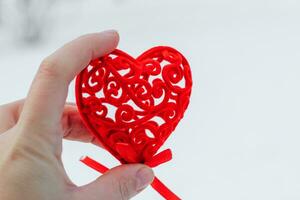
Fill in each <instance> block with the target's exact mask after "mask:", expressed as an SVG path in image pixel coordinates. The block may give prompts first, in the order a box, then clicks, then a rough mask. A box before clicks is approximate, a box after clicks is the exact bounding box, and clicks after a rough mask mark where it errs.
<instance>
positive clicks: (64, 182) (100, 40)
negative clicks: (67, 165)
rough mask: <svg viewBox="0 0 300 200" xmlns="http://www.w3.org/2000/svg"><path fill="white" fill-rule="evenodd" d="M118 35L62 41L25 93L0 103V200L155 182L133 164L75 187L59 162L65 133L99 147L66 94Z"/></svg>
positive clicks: (125, 191)
mask: <svg viewBox="0 0 300 200" xmlns="http://www.w3.org/2000/svg"><path fill="white" fill-rule="evenodd" d="M118 40H119V36H118V34H117V32H115V31H106V32H102V33H94V34H88V35H84V36H81V37H79V38H77V39H75V40H73V41H72V42H70V43H68V44H66V45H64V46H63V47H62V48H60V49H58V50H57V51H56V52H54V53H53V54H52V55H50V56H49V57H47V58H45V59H44V61H43V62H42V63H41V65H40V68H39V70H38V72H37V74H36V76H35V78H34V80H33V83H32V85H31V88H30V90H29V93H28V95H27V98H25V99H24V100H19V101H16V102H13V103H10V104H6V105H2V106H0V199H5V200H20V199H24V200H48V199H49V200H69V199H70V200H71V199H72V200H83V199H84V200H102V199H103V200H119V199H130V198H132V197H133V196H135V195H137V194H138V193H139V192H140V191H142V190H143V189H145V188H146V187H147V186H148V185H149V184H150V183H151V182H152V181H153V178H154V175H153V171H152V170H151V169H150V168H148V167H147V166H145V165H141V164H135V165H123V166H120V167H116V168H114V169H112V170H110V171H109V172H107V173H106V174H104V175H103V176H101V177H99V178H98V179H96V180H95V181H94V182H92V183H90V184H88V185H85V186H81V187H78V186H76V185H75V184H74V183H72V181H71V180H70V179H69V178H68V176H67V174H66V172H65V169H64V167H63V164H62V161H61V154H62V140H63V139H64V138H65V139H70V140H76V141H82V142H90V143H93V144H95V145H98V146H101V145H100V144H99V143H97V141H96V140H95V138H94V137H93V136H92V135H90V134H89V133H88V131H87V130H86V128H85V127H84V125H83V124H82V122H81V120H80V116H79V113H78V111H77V109H76V106H75V105H74V104H66V97H67V93H68V86H69V83H70V82H71V81H72V80H73V79H74V77H75V76H76V75H77V74H78V73H79V72H80V71H81V70H82V69H84V68H85V66H87V65H88V63H89V62H90V60H92V59H95V58H96V57H100V56H103V55H104V54H107V53H109V52H111V51H113V50H114V49H115V48H116V46H117V44H118Z"/></svg>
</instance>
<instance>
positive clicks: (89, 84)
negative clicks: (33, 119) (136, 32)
mask: <svg viewBox="0 0 300 200" xmlns="http://www.w3.org/2000/svg"><path fill="white" fill-rule="evenodd" d="M191 88H192V76H191V71H190V66H189V64H188V62H187V60H186V59H185V58H184V56H183V55H182V54H181V53H179V52H178V51H177V50H175V49H173V48H170V47H163V46H159V47H154V48H152V49H150V50H148V51H146V52H145V53H143V54H142V55H141V56H139V57H138V58H137V59H134V58H132V57H131V56H129V55H128V54H126V53H124V52H122V51H120V50H115V51H114V52H112V53H111V54H109V55H106V56H104V57H101V58H98V59H96V60H94V61H92V62H91V63H90V65H89V66H88V67H86V68H85V69H84V70H83V71H82V72H81V73H80V74H79V75H78V77H77V80H76V100H77V105H78V108H79V112H80V114H81V116H82V119H83V121H84V123H85V125H86V126H87V127H88V129H89V130H90V131H91V132H92V133H93V134H94V135H95V136H96V138H97V139H98V140H99V141H100V142H101V143H102V144H103V145H104V147H105V148H106V149H107V150H108V151H109V152H110V153H111V154H112V155H114V156H115V157H116V158H117V159H118V160H120V162H121V163H147V162H149V161H151V159H152V158H153V156H154V155H155V154H156V153H157V151H158V150H159V148H160V147H161V146H162V145H163V144H164V142H165V141H166V140H167V138H168V137H169V136H170V134H171V133H172V131H173V130H174V129H175V128H176V126H177V124H178V123H179V121H180V120H181V119H182V117H183V114H184V112H185V110H186V109H187V106H188V104H189V99H190V95H191Z"/></svg>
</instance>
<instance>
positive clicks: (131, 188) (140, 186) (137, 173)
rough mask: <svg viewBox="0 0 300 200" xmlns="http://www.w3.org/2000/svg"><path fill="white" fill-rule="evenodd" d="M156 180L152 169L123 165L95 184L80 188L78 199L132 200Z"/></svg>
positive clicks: (139, 165)
mask: <svg viewBox="0 0 300 200" xmlns="http://www.w3.org/2000/svg"><path fill="white" fill-rule="evenodd" d="M153 179H154V174H153V171H152V169H151V168H149V167H147V166H144V165H141V164H134V165H133V164H131V165H122V166H119V167H116V168H114V169H112V170H110V171H109V172H108V173H106V174H104V175H103V176H101V177H100V178H98V179H97V180H95V181H94V182H93V183H91V184H89V185H86V186H83V187H80V188H79V190H78V191H76V193H77V194H76V199H78V200H79V199H86V200H99V199H110V200H120V199H124V200H126V199H130V198H132V197H134V196H136V195H137V194H138V193H139V192H141V191H142V190H144V189H145V188H146V187H147V186H148V185H150V184H151V182H152V181H153Z"/></svg>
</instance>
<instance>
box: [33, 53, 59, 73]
mask: <svg viewBox="0 0 300 200" xmlns="http://www.w3.org/2000/svg"><path fill="white" fill-rule="evenodd" d="M38 74H39V75H41V76H45V77H48V78H56V77H58V76H59V71H58V70H57V65H56V64H55V62H54V61H53V60H50V59H49V58H46V59H44V60H43V61H42V63H41V65H40V68H39V70H38Z"/></svg>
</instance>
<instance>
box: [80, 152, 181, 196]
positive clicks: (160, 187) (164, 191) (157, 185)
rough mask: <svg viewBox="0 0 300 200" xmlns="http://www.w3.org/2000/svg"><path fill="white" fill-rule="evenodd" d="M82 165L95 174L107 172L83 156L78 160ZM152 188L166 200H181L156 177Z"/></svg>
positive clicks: (104, 168)
mask: <svg viewBox="0 0 300 200" xmlns="http://www.w3.org/2000/svg"><path fill="white" fill-rule="evenodd" d="M80 161H81V162H82V163H84V164H85V165H87V166H88V167H90V168H92V169H94V170H96V171H97V172H99V173H101V174H104V173H105V172H107V171H108V170H109V168H107V167H106V166H104V165H102V164H100V163H98V162H97V161H95V160H93V159H92V158H90V157H88V156H84V157H82V158H81V159H80ZM151 186H152V188H153V189H155V190H156V191H157V192H158V193H159V194H160V195H161V196H162V197H164V198H165V199H166V200H181V199H180V198H179V197H178V196H177V195H176V194H174V193H173V192H172V191H171V190H170V189H169V188H168V187H167V186H166V185H164V184H163V183H162V182H161V181H160V180H159V179H158V178H157V177H155V178H154V180H153V182H152V184H151Z"/></svg>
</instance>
